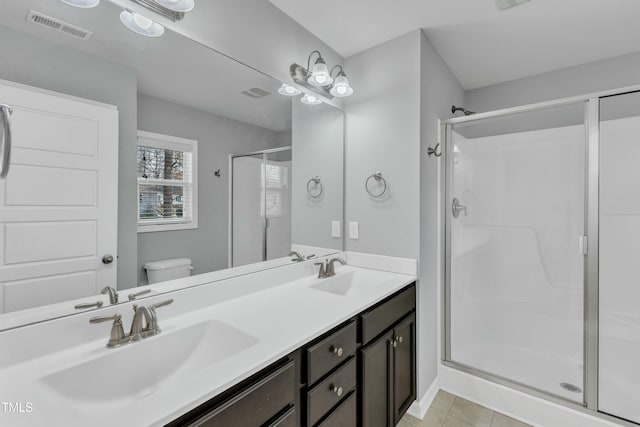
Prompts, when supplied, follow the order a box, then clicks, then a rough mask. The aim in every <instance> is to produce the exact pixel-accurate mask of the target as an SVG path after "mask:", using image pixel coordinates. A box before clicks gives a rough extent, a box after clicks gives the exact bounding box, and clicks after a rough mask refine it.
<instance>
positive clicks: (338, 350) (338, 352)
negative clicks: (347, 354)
mask: <svg viewBox="0 0 640 427" xmlns="http://www.w3.org/2000/svg"><path fill="white" fill-rule="evenodd" d="M330 350H331V352H332V353H333V354H335V355H336V356H338V357H342V353H344V350H343V349H342V347H334V346H331V349H330Z"/></svg>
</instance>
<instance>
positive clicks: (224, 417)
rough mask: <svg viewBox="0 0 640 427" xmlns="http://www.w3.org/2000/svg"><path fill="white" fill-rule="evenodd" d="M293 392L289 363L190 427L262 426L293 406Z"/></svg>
mask: <svg viewBox="0 0 640 427" xmlns="http://www.w3.org/2000/svg"><path fill="white" fill-rule="evenodd" d="M295 391H296V384H295V364H294V362H289V363H287V364H286V365H284V366H283V367H281V368H279V369H278V370H276V371H275V372H273V373H272V374H270V375H269V376H267V377H266V378H263V379H262V380H259V381H257V382H256V383H254V384H252V385H251V386H249V387H248V388H247V389H245V390H243V391H242V392H240V393H239V394H238V395H236V396H234V397H232V398H231V399H230V400H229V401H227V402H225V403H223V404H222V405H220V406H218V407H217V408H215V409H213V410H212V411H211V412H209V413H208V414H205V415H204V416H202V417H200V418H199V419H198V420H196V421H195V422H193V423H192V424H190V425H191V426H206V427H228V426H236V425H237V426H243V427H254V426H255V427H258V426H262V425H264V424H265V423H266V422H267V421H269V420H270V419H272V418H273V417H275V416H276V415H277V414H278V413H279V412H280V411H282V410H283V409H284V408H286V407H287V406H289V405H292V404H293V402H294V399H295ZM276 425H277V424H276ZM284 425H286V424H284Z"/></svg>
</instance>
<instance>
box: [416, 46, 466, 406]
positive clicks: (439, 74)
mask: <svg viewBox="0 0 640 427" xmlns="http://www.w3.org/2000/svg"><path fill="white" fill-rule="evenodd" d="M420 63H421V79H420V100H421V102H420V104H421V105H420V120H421V123H420V141H421V149H420V262H419V266H420V272H419V278H420V286H419V288H418V295H417V298H418V307H419V309H418V377H419V381H418V396H419V397H421V396H422V395H423V394H424V393H426V391H427V388H428V387H429V386H430V385H431V383H432V382H433V380H435V378H436V376H437V375H438V363H439V361H438V354H437V343H438V318H437V313H438V305H439V300H438V294H437V292H438V284H439V281H440V278H439V275H438V250H439V244H438V243H439V242H438V226H439V222H438V208H439V206H438V194H439V174H440V167H439V166H440V165H439V164H440V161H439V160H438V159H437V158H435V157H428V156H427V148H428V147H430V146H434V145H435V143H436V141H438V126H437V120H438V119H446V118H448V117H451V105H458V104H462V103H463V101H464V90H463V89H462V86H460V83H458V80H457V79H456V78H455V77H454V75H453V73H452V72H451V70H449V67H447V64H445V63H444V61H443V60H442V58H441V57H440V55H439V54H438V52H437V51H436V50H435V48H434V47H433V45H432V44H431V42H430V41H429V39H428V38H427V36H426V35H424V34H422V36H421V43H420Z"/></svg>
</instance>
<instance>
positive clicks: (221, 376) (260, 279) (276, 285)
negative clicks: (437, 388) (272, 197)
mask: <svg viewBox="0 0 640 427" xmlns="http://www.w3.org/2000/svg"><path fill="white" fill-rule="evenodd" d="M339 256H340V257H342V258H345V259H346V260H347V261H348V265H345V266H341V265H337V264H336V265H335V270H334V273H335V274H334V275H331V276H327V274H326V271H325V272H324V273H325V274H323V277H318V267H317V266H315V265H314V263H313V261H307V262H300V263H293V264H291V265H288V266H284V267H279V268H274V269H271V270H266V271H261V272H256V273H251V274H247V275H244V276H238V277H232V278H229V279H227V280H222V281H218V282H215V283H202V285H200V286H195V287H190V288H187V289H183V290H178V291H174V292H171V293H170V294H166V293H165V294H162V295H154V296H153V297H149V298H146V299H143V300H140V301H136V302H135V303H136V304H137V305H134V302H131V303H126V304H120V305H118V306H112V307H106V308H103V309H101V310H98V311H93V312H91V313H83V314H77V315H74V316H69V317H63V318H59V319H55V320H50V321H46V322H42V323H36V324H33V325H30V326H26V327H23V328H18V329H15V330H10V331H6V332H4V333H3V334H1V335H0V341H2V342H1V343H0V345H1V346H2V348H4V349H7V348H12V349H15V351H13V350H12V351H11V352H6V351H5V352H3V353H2V355H0V363H1V365H0V400H3V401H10V402H18V403H20V404H22V405H25V407H26V404H27V403H28V404H29V407H30V409H31V411H29V412H28V411H22V412H20V411H18V412H16V413H10V414H7V413H5V414H2V416H1V418H0V419H1V420H2V424H3V425H11V426H14V425H15V426H35V425H91V426H115V425H127V426H151V425H153V426H160V425H171V426H182V425H193V426H236V425H237V426H263V425H264V426H281V427H284V426H300V425H302V426H309V427H311V426H323V427H327V426H355V425H365V426H375V425H384V426H386V425H395V424H397V422H398V420H399V419H400V418H401V417H402V415H403V414H404V413H405V412H406V410H407V409H408V407H409V405H410V404H411V403H412V402H413V401H414V400H415V381H416V375H415V292H416V290H415V274H414V273H413V274H411V273H410V274H402V273H397V272H390V271H381V270H373V269H370V268H363V267H358V266H356V265H362V264H361V263H358V262H351V258H353V259H354V260H357V259H360V258H362V256H361V255H360V258H358V257H356V256H352V257H350V254H348V253H346V254H345V253H342V254H339ZM321 261H324V260H321ZM365 264H366V263H365ZM371 264H372V263H371V262H369V265H371ZM323 270H324V268H323ZM400 270H402V269H400ZM404 273H407V271H404ZM196 277H197V276H194V277H191V278H190V280H193V279H195V278H196ZM134 307H135V312H134ZM98 322H99V323H98ZM96 323H97V324H96ZM129 325H132V327H131V332H130V333H129V329H128V326H129Z"/></svg>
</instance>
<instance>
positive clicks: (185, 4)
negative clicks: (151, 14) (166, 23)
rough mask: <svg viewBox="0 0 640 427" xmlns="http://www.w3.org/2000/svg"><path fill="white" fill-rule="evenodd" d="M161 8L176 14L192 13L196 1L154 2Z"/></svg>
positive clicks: (158, 0) (162, 0) (170, 0)
mask: <svg viewBox="0 0 640 427" xmlns="http://www.w3.org/2000/svg"><path fill="white" fill-rule="evenodd" d="M153 1H154V2H156V3H158V4H159V5H160V6H162V7H164V8H167V9H169V10H173V11H174V12H191V11H192V10H193V7H194V6H195V2H194V0H153Z"/></svg>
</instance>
